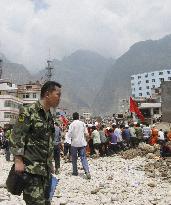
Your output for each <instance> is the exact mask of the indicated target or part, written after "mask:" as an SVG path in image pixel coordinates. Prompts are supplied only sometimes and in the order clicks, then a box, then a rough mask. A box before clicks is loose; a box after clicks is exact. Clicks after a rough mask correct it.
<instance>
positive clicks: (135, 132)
mask: <svg viewBox="0 0 171 205" xmlns="http://www.w3.org/2000/svg"><path fill="white" fill-rule="evenodd" d="M86 126H87V130H88V138H87V143H88V144H87V147H86V152H87V155H90V156H92V157H94V158H98V157H100V156H109V155H112V154H114V153H118V152H119V151H122V150H126V149H129V148H136V147H137V146H138V145H139V143H140V142H145V143H148V144H150V145H154V144H157V143H158V144H160V145H161V144H164V143H165V142H167V141H171V130H170V131H163V130H162V129H159V130H158V129H157V127H156V125H155V124H153V125H152V126H149V124H139V123H136V122H134V123H132V124H129V125H128V124H126V125H124V124H121V125H117V124H116V123H113V124H112V125H111V126H105V125H104V124H101V123H97V122H95V124H87V125H86ZM64 133H65V134H64V141H65V140H66V141H67V143H64V150H65V149H66V148H65V147H66V146H67V149H68V147H69V146H70V144H71V139H70V140H68V129H66V130H65V132H64ZM69 153H70V152H69ZM64 156H65V161H66V152H65V153H64ZM68 156H69V158H70V154H69V155H68Z"/></svg>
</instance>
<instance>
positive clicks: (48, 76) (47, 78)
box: [46, 60, 54, 81]
mask: <svg viewBox="0 0 171 205" xmlns="http://www.w3.org/2000/svg"><path fill="white" fill-rule="evenodd" d="M51 63H52V61H50V60H47V65H48V66H47V67H46V69H47V73H46V81H50V80H51V77H52V70H53V69H54V68H53V67H52V65H51Z"/></svg>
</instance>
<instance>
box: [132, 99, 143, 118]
mask: <svg viewBox="0 0 171 205" xmlns="http://www.w3.org/2000/svg"><path fill="white" fill-rule="evenodd" d="M129 110H130V112H135V113H136V115H137V117H138V118H139V119H140V120H141V121H142V122H143V121H144V116H143V115H142V113H141V111H140V110H139V108H138V106H137V103H136V102H135V101H134V100H133V99H132V98H131V97H130V108H129Z"/></svg>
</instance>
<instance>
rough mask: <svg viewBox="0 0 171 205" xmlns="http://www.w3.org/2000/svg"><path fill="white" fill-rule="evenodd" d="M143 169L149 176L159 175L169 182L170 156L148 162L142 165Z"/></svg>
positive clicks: (170, 175) (170, 178) (170, 177)
mask: <svg viewBox="0 0 171 205" xmlns="http://www.w3.org/2000/svg"><path fill="white" fill-rule="evenodd" d="M144 171H145V173H146V174H147V175H148V176H149V177H153V178H155V177H160V178H161V179H163V180H166V181H168V182H169V183H171V157H168V158H166V159H164V160H163V159H159V160H154V161H153V162H148V163H147V164H146V165H145V166H144Z"/></svg>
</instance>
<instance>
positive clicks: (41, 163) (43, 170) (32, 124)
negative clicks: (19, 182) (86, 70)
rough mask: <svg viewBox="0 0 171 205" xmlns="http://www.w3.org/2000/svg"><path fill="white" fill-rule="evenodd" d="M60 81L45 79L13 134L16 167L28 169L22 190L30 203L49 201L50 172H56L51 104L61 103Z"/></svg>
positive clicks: (20, 169) (21, 169) (45, 204)
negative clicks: (36, 100)
mask: <svg viewBox="0 0 171 205" xmlns="http://www.w3.org/2000/svg"><path fill="white" fill-rule="evenodd" d="M60 95H61V85H60V84H59V83H57V82H54V81H48V82H46V83H45V84H44V85H43V86H42V89H41V100H40V101H38V102H36V103H34V104H32V105H30V106H27V107H23V108H22V109H21V112H20V114H19V118H18V122H17V123H16V125H15V126H14V129H13V133H12V137H11V140H10V142H11V151H12V153H13V154H14V156H15V171H16V172H23V171H24V170H25V171H26V172H27V173H28V178H29V180H28V184H27V185H26V187H25V188H24V190H23V199H24V200H25V202H26V204H27V205H49V204H50V201H49V200H48V199H49V187H50V180H51V173H53V172H54V170H53V165H52V159H53V148H54V145H53V140H54V121H53V118H52V114H51V112H50V108H51V107H56V106H57V105H58V104H59V101H60Z"/></svg>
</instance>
